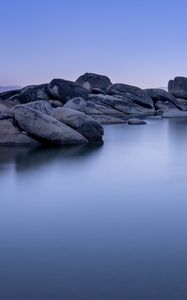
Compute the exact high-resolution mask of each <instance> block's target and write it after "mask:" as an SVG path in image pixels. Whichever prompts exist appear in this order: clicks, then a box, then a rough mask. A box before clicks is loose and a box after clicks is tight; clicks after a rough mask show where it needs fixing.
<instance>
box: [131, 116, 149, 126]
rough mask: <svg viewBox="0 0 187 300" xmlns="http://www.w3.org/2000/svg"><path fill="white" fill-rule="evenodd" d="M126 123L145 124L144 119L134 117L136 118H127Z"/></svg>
mask: <svg viewBox="0 0 187 300" xmlns="http://www.w3.org/2000/svg"><path fill="white" fill-rule="evenodd" d="M127 123H128V125H145V124H147V123H146V122H145V121H143V120H140V119H136V118H132V119H129V120H128V122H127Z"/></svg>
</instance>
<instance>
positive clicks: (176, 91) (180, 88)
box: [170, 77, 187, 99]
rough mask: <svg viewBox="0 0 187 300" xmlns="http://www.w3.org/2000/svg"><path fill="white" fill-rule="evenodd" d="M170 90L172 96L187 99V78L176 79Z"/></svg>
mask: <svg viewBox="0 0 187 300" xmlns="http://www.w3.org/2000/svg"><path fill="white" fill-rule="evenodd" d="M170 85H171V83H170ZM170 90H171V94H172V95H173V96H175V97H176V98H182V99H187V78H186V77H175V79H174V80H173V84H172V87H171V88H170Z"/></svg>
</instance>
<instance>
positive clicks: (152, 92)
mask: <svg viewBox="0 0 187 300" xmlns="http://www.w3.org/2000/svg"><path fill="white" fill-rule="evenodd" d="M145 91H146V92H147V93H148V94H149V96H150V97H151V98H152V100H153V102H154V103H156V102H157V101H163V102H166V101H167V102H168V101H169V102H171V103H172V104H173V105H174V106H175V107H177V108H178V109H180V107H178V102H177V101H176V98H175V97H174V96H173V95H171V94H169V93H168V92H166V91H165V90H163V89H146V90H145Z"/></svg>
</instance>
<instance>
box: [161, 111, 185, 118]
mask: <svg viewBox="0 0 187 300" xmlns="http://www.w3.org/2000/svg"><path fill="white" fill-rule="evenodd" d="M162 117H163V118H187V111H180V110H176V109H171V110H168V111H165V112H164V113H163V114H162Z"/></svg>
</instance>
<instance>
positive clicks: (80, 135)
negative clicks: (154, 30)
mask: <svg viewBox="0 0 187 300" xmlns="http://www.w3.org/2000/svg"><path fill="white" fill-rule="evenodd" d="M150 115H153V116H155V115H156V116H160V117H165V118H175V117H176V118H179V117H183V118H185V117H186V118H187V78H185V77H175V79H174V80H170V81H169V83H168V92H167V91H165V90H163V89H145V90H143V89H140V88H138V87H135V86H130V85H127V84H122V83H114V84H113V83H112V82H111V80H110V79H109V78H108V77H107V76H104V75H98V74H93V73H85V74H84V75H82V76H80V77H79V78H78V79H77V80H76V81H75V82H72V81H68V80H64V79H53V80H52V81H51V82H50V83H47V84H40V85H32V86H27V87H24V88H22V89H16V90H11V91H6V92H3V93H0V145H13V146H14V145H20V146H21V145H24V146H25V145H41V144H42V145H78V144H85V143H88V142H101V141H102V140H103V135H104V129H103V126H102V125H103V124H123V123H124V124H128V125H143V124H146V122H144V121H143V120H142V119H141V117H143V116H150Z"/></svg>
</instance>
